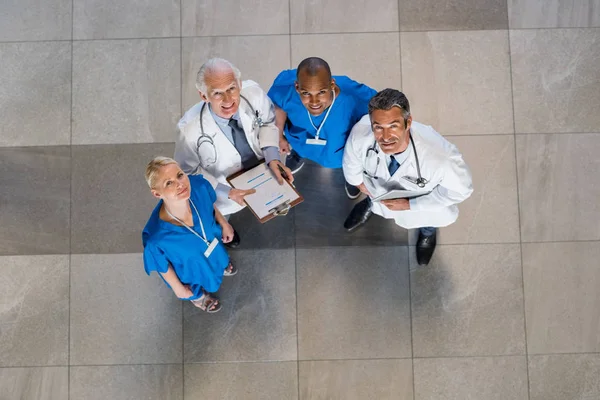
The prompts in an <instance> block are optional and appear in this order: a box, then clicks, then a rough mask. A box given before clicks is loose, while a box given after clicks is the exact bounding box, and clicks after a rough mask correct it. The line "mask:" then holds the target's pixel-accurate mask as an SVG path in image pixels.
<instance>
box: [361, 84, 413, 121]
mask: <svg viewBox="0 0 600 400" xmlns="http://www.w3.org/2000/svg"><path fill="white" fill-rule="evenodd" d="M392 107H398V108H399V109H400V110H402V118H404V126H405V127H406V123H407V121H408V117H410V104H409V103H408V99H407V98H406V96H405V95H404V93H402V92H401V91H399V90H396V89H383V90H382V91H381V92H379V93H377V94H376V95H375V96H373V97H372V98H371V100H370V101H369V115H371V114H372V113H373V111H375V110H385V111H387V110H391V109H392Z"/></svg>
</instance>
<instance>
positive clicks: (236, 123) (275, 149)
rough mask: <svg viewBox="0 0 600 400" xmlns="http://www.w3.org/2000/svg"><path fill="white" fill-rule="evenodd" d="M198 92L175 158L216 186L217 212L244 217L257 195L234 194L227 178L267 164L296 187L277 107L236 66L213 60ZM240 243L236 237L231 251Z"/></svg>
mask: <svg viewBox="0 0 600 400" xmlns="http://www.w3.org/2000/svg"><path fill="white" fill-rule="evenodd" d="M196 88H197V89H198V93H199V94H200V98H201V99H202V101H201V102H199V103H198V104H196V105H195V106H193V107H192V108H190V109H189V110H188V111H187V112H186V113H185V115H184V116H183V117H182V118H181V120H180V121H179V124H178V125H177V126H178V128H179V134H178V136H177V141H176V144H175V156H174V158H175V160H176V161H177V162H178V163H179V165H180V166H181V168H182V170H183V171H184V172H186V173H188V174H193V175H195V174H202V175H203V176H204V177H205V178H206V179H207V180H208V181H209V182H210V183H211V184H212V186H213V188H215V191H216V193H217V201H216V206H217V208H218V209H219V211H220V212H221V213H222V214H223V215H225V216H227V215H230V214H233V213H236V212H238V211H240V210H241V209H242V208H244V206H245V205H244V197H245V196H247V195H249V194H252V193H254V192H255V190H241V189H234V188H232V187H231V186H230V185H229V184H228V183H227V177H228V176H230V175H232V174H234V173H236V172H239V171H241V170H246V169H249V168H252V167H254V166H256V165H257V164H258V163H260V162H261V160H262V159H265V162H266V164H267V165H268V166H269V168H270V169H271V171H272V173H273V175H274V177H275V179H277V180H278V182H279V183H280V184H282V183H283V179H284V178H286V179H288V180H289V181H290V182H292V181H293V177H292V173H291V171H290V170H289V169H288V168H287V167H286V166H285V165H284V164H283V163H282V162H281V160H280V153H279V129H278V128H277V127H276V126H275V113H274V109H273V103H272V102H271V100H270V99H269V97H267V94H266V93H265V92H264V91H263V90H262V89H261V88H260V87H259V86H258V84H257V83H256V82H254V81H251V80H246V81H243V82H242V80H241V73H240V71H239V70H238V69H237V68H236V67H235V66H234V65H233V64H232V63H230V62H229V61H227V60H224V59H222V58H212V59H210V60H208V61H207V62H205V63H204V64H203V65H202V67H200V70H199V71H198V75H197V78H196ZM282 171H283V173H282ZM239 241H240V238H239V235H238V234H237V232H235V235H234V239H233V241H232V242H230V247H236V246H237V245H238V244H239Z"/></svg>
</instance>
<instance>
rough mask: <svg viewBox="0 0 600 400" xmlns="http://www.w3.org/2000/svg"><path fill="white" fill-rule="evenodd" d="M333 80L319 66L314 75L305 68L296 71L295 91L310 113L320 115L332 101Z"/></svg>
mask: <svg viewBox="0 0 600 400" xmlns="http://www.w3.org/2000/svg"><path fill="white" fill-rule="evenodd" d="M334 89H335V80H334V79H333V78H331V76H330V75H329V74H328V73H327V70H326V69H325V68H319V70H318V71H317V74H316V75H313V76H311V75H309V74H308V72H306V70H301V71H299V72H298V80H297V81H296V92H298V94H299V95H300V100H301V101H302V104H304V107H306V109H307V110H308V112H309V113H310V114H311V115H314V116H317V115H321V113H323V111H325V110H326V109H327V107H329V106H330V105H331V103H332V102H333V92H332V91H333V90H334Z"/></svg>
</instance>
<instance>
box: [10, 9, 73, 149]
mask: <svg viewBox="0 0 600 400" xmlns="http://www.w3.org/2000/svg"><path fill="white" fill-rule="evenodd" d="M11 2H12V1H11ZM27 3H29V1H27ZM33 8H35V7H33ZM0 15H4V13H3V12H2V13H0ZM0 19H3V17H0ZM5 26H6V25H4V24H3V23H2V22H0V30H2V29H4V27H5ZM0 74H1V75H2V82H3V83H2V85H1V86H0V120H1V121H2V125H1V126H0V146H49V145H60V144H69V143H70V140H71V125H70V124H71V122H70V118H71V43H68V42H43V43H0Z"/></svg>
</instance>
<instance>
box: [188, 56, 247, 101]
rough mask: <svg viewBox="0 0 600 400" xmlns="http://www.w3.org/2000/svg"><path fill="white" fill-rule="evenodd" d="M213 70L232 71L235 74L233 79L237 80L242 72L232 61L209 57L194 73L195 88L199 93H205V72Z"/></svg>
mask: <svg viewBox="0 0 600 400" xmlns="http://www.w3.org/2000/svg"><path fill="white" fill-rule="evenodd" d="M215 71H232V72H233V75H234V76H235V80H237V81H239V80H240V79H241V78H242V73H241V72H240V70H239V69H237V68H236V67H235V65H233V64H232V63H230V62H229V61H227V60H225V59H224V58H218V57H215V58H211V59H210V60H208V61H207V62H205V63H204V64H202V66H201V67H200V69H199V70H198V74H197V75H196V89H198V91H199V92H200V93H203V94H206V91H207V87H206V74H207V73H209V72H215Z"/></svg>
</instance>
